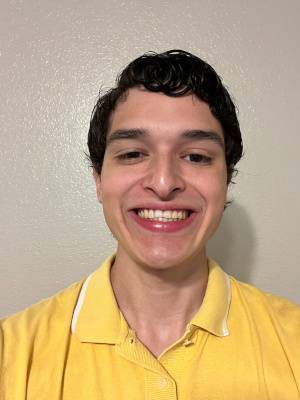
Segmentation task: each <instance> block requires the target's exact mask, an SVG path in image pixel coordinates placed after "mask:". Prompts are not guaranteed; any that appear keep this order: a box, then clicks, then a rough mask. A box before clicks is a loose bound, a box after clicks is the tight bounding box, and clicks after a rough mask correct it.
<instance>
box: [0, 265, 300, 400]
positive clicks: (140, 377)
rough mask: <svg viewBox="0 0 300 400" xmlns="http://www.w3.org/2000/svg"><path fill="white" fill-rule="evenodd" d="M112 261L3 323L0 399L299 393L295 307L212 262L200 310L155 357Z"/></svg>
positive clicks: (245, 399)
mask: <svg viewBox="0 0 300 400" xmlns="http://www.w3.org/2000/svg"><path fill="white" fill-rule="evenodd" d="M111 261H112V259H108V260H106V261H105V262H104V264H103V265H102V267H101V268H100V269H98V270H97V271H96V272H95V273H93V274H92V275H91V276H90V277H89V278H88V279H87V280H85V281H82V282H79V283H76V284H74V285H73V286H71V287H70V288H68V289H66V290H64V291H62V292H60V293H58V294H57V295H56V296H54V297H52V298H50V299H47V300H44V301H42V302H40V303H38V304H36V305H34V306H32V307H30V308H28V309H27V310H25V311H22V312H21V313H18V314H16V315H14V316H12V317H9V318H7V319H5V320H3V321H2V322H1V326H0V399H1V400H25V399H26V400H59V399H64V400H76V399H87V400H96V399H97V400H120V399H124V400H143V399H145V400H175V399H176V400H177V399H178V400H257V399H258V400H296V399H300V308H299V307H298V306H296V305H294V304H292V303H290V302H289V301H288V300H285V299H282V298H278V297H275V296H272V295H270V294H265V293H263V292H261V291H259V290H257V289H255V288H254V287H252V286H249V285H246V284H243V283H240V282H238V281H236V280H235V279H234V278H231V277H228V276H227V275H226V274H225V273H224V272H223V270H222V269H221V268H220V267H219V266H218V265H217V264H216V263H215V262H213V261H210V262H209V280H208V286H207V290H206V294H205V297H204V301H203V303H202V305H201V307H200V309H199V311H198V313H197V314H196V316H195V317H194V318H193V319H192V321H191V322H190V323H189V324H188V325H187V328H186V333H185V334H184V335H183V337H182V338H181V339H179V340H178V341H177V342H176V343H174V344H173V345H172V346H170V347H169V348H168V349H166V350H165V351H164V352H163V353H162V354H161V355H160V357H159V358H158V359H156V358H155V357H154V356H152V355H151V353H150V352H149V351H148V350H147V349H146V348H145V347H144V346H143V345H142V343H140V342H139V340H138V339H137V338H136V336H135V334H134V332H133V331H132V330H131V329H130V328H129V327H128V325H127V323H126V321H125V319H124V317H123V316H122V314H121V312H120V310H119V309H118V306H117V303H116V301H115V298H114V294H113V291H112V288H111V284H110V279H109V273H110V265H111Z"/></svg>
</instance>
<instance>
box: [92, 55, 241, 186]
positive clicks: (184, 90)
mask: <svg viewBox="0 0 300 400" xmlns="http://www.w3.org/2000/svg"><path fill="white" fill-rule="evenodd" d="M138 86H143V87H144V88H145V89H146V90H149V91H151V92H162V93H164V94H165V95H167V96H173V97H179V96H183V95H185V94H189V93H192V94H194V95H196V96H197V97H198V98H199V99H201V100H202V101H205V102H206V103H207V104H208V105H209V108H210V111H211V113H212V114H213V115H214V117H215V118H216V119H217V120H218V121H219V122H220V124H221V126H222V128H223V133H224V141H225V158H226V165H227V182H228V183H229V182H231V181H232V177H233V174H234V173H235V172H236V169H235V165H236V163H237V162H238V161H239V160H240V158H241V156H242V152H243V143H242V137H241V131H240V126H239V121H238V118H237V113H236V108H235V105H234V103H233V101H232V99H231V97H230V95H229V93H228V91H227V89H226V88H225V87H224V85H223V84H222V80H221V78H220V77H219V75H218V74H217V73H216V71H215V70H214V69H213V68H212V67H211V66H210V65H209V64H208V63H206V62H205V61H203V60H201V59H200V58H198V57H196V56H195V55H193V54H191V53H188V52H186V51H183V50H169V51H166V52H164V53H160V54H157V53H154V52H149V53H146V54H144V55H142V56H141V57H138V58H137V59H135V60H134V61H132V62H131V63H130V64H128V66H127V67H126V68H125V69H124V70H123V71H122V72H121V74H120V75H119V76H118V78H117V80H116V86H115V87H114V88H112V89H110V90H109V91H107V92H106V93H105V94H104V95H100V96H99V98H98V101H97V103H96V105H95V107H94V109H93V112H92V116H91V121H90V128H89V133H88V148H89V159H90V161H91V165H92V166H93V167H94V168H95V170H96V171H97V173H98V174H100V173H101V169H102V164H103V158H104V153H105V149H106V136H107V132H108V129H109V123H110V116H111V114H112V112H113V111H114V110H115V108H116V106H117V104H118V102H119V101H120V100H121V99H124V96H126V94H127V92H128V90H129V89H131V88H133V87H138Z"/></svg>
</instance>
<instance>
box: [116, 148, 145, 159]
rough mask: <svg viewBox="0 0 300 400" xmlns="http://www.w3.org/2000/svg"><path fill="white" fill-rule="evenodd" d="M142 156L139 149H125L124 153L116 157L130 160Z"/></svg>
mask: <svg viewBox="0 0 300 400" xmlns="http://www.w3.org/2000/svg"><path fill="white" fill-rule="evenodd" d="M142 157H144V154H143V153H142V152H141V151H136V150H135V151H127V152H126V153H123V154H119V155H118V156H117V158H118V159H119V160H121V161H131V160H136V159H139V158H142Z"/></svg>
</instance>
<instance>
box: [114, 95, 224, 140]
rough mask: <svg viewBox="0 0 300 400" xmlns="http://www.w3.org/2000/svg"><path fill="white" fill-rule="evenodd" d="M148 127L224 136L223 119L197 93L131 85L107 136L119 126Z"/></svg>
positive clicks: (166, 130) (124, 127)
mask: <svg viewBox="0 0 300 400" xmlns="http://www.w3.org/2000/svg"><path fill="white" fill-rule="evenodd" d="M135 128H138V129H146V130H149V131H150V132H151V131H164V132H165V133H166V132H180V131H186V130H188V129H190V130H193V129H199V130H206V131H209V130H211V131H214V132H217V133H218V134H219V135H220V136H221V137H222V138H223V130H222V126H221V124H220V122H219V121H218V120H217V119H216V118H215V117H214V116H213V115H212V113H211V111H210V109H209V106H208V104H207V103H205V102H204V101H201V100H200V99H198V98H197V97H196V96H194V95H185V96H180V97H170V96H166V95H165V94H163V93H155V92H149V91H147V90H144V89H140V88H133V89H130V90H129V91H128V93H127V95H126V96H125V97H124V99H122V100H121V101H120V102H119V103H118V105H117V107H116V109H115V110H114V112H113V114H112V116H111V121H110V129H109V131H108V136H109V135H110V134H111V133H112V132H114V131H115V130H118V129H135Z"/></svg>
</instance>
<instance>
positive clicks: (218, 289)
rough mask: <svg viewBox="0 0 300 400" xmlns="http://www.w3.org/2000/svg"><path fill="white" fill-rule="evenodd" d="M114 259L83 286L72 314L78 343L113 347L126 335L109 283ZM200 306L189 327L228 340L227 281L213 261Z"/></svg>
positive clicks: (73, 329) (106, 263) (228, 299)
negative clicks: (225, 337)
mask: <svg viewBox="0 0 300 400" xmlns="http://www.w3.org/2000/svg"><path fill="white" fill-rule="evenodd" d="M113 261H114V256H111V257H109V258H107V259H106V260H105V261H104V263H103V264H102V265H101V267H100V268H99V269H98V270H96V271H95V272H94V273H93V274H92V275H90V276H89V277H88V279H87V280H86V281H85V282H84V284H83V286H82V289H81V292H80V295H79V297H78V300H77V304H76V307H75V309H74V313H73V319H72V325H71V329H72V332H73V333H74V334H75V336H76V337H77V338H78V339H79V340H80V341H81V342H87V343H107V344H116V343H120V342H121V341H123V340H124V338H125V337H126V335H127V334H128V326H127V323H126V321H125V319H124V317H123V315H122V313H121V311H120V309H119V308H118V305H117V302H116V299H115V296H114V293H113V289H112V286H111V283H110V267H111V265H112V263H113ZM208 266H209V276H208V283H207V288H206V292H205V296H204V299H203V302H202V305H201V307H200V309H199V311H198V312H197V314H196V315H195V316H194V317H193V319H192V320H191V322H190V325H194V326H196V327H199V328H202V329H204V330H207V331H208V332H210V333H212V334H214V335H217V336H227V335H228V334H229V332H228V327H227V316H228V310H229V306H230V300H231V290H230V281H229V277H228V276H227V275H226V274H225V272H224V271H223V270H222V269H221V268H220V267H219V266H218V264H217V263H216V262H214V261H212V260H210V261H209V263H208Z"/></svg>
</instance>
